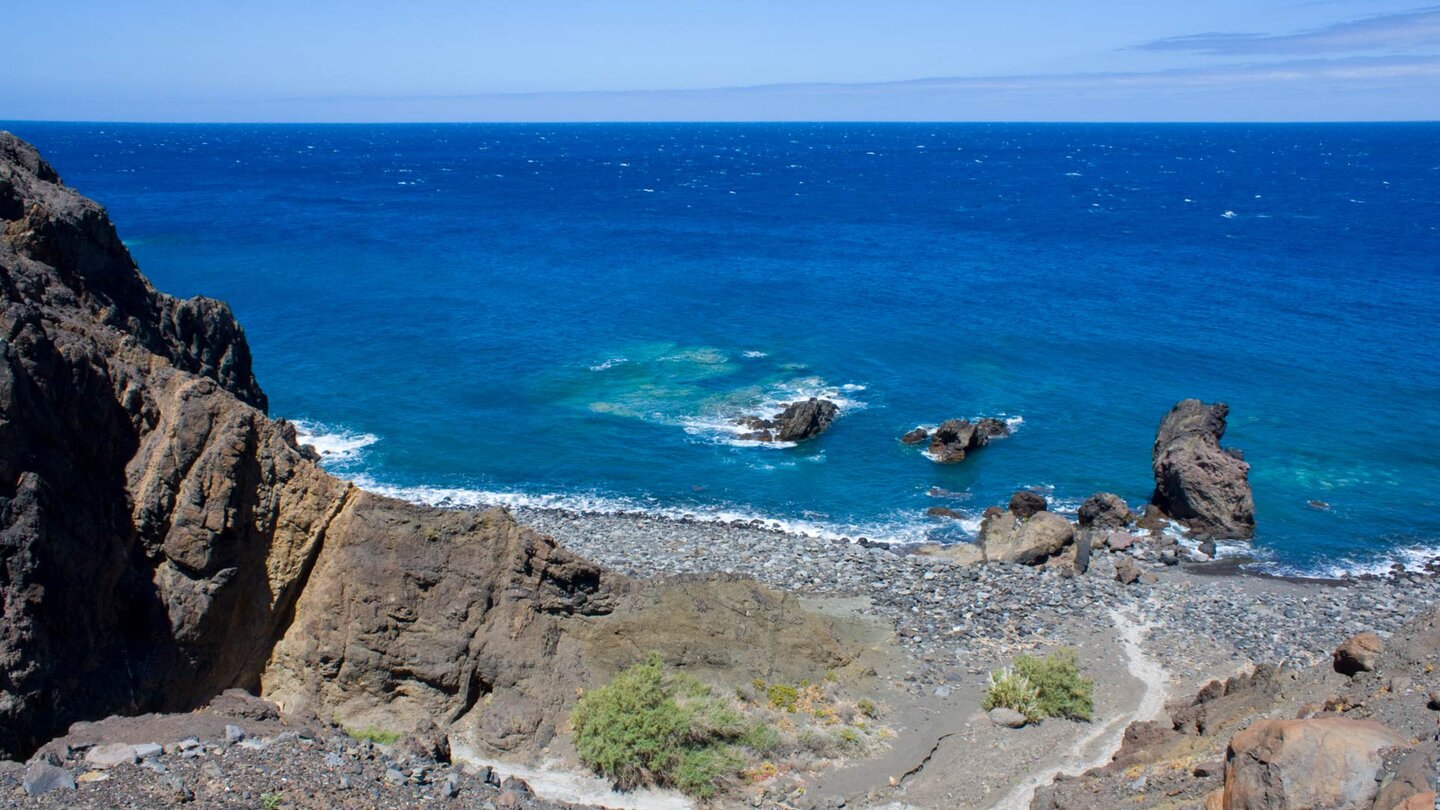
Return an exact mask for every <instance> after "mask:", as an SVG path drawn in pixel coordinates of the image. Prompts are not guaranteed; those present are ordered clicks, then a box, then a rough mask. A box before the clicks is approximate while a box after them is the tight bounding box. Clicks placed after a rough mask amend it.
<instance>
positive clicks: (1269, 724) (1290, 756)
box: [1222, 717, 1406, 810]
mask: <svg viewBox="0 0 1440 810" xmlns="http://www.w3.org/2000/svg"><path fill="white" fill-rule="evenodd" d="M1404 745H1406V740H1405V738H1403V737H1401V736H1400V735H1399V734H1396V733H1395V731H1394V730H1392V729H1389V728H1386V727H1385V726H1382V725H1380V724H1379V723H1376V722H1373V721H1369V720H1351V719H1348V718H1344V717H1320V718H1313V719H1310V720H1261V721H1260V722H1258V723H1255V724H1253V725H1251V726H1250V727H1249V728H1246V729H1245V730H1244V731H1242V732H1240V733H1239V734H1236V735H1235V737H1234V738H1233V739H1232V740H1231V741H1230V750H1229V751H1228V753H1227V755H1226V760H1225V788H1224V790H1225V792H1224V794H1223V795H1224V803H1223V804H1222V806H1223V807H1224V808H1225V810H1268V808H1273V807H1296V808H1299V807H1355V808H1360V807H1370V806H1371V803H1372V802H1373V800H1374V799H1375V796H1376V794H1377V793H1378V792H1379V784H1378V782H1377V780H1376V776H1377V775H1378V773H1379V771H1380V767H1381V752H1382V751H1384V750H1385V749H1387V748H1393V747H1396V746H1404Z"/></svg>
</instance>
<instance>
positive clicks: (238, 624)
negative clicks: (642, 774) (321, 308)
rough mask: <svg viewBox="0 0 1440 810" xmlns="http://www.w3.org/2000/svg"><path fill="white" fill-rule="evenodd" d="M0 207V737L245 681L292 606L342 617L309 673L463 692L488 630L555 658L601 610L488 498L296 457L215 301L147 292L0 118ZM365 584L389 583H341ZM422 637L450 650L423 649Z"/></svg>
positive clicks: (490, 636) (258, 675)
mask: <svg viewBox="0 0 1440 810" xmlns="http://www.w3.org/2000/svg"><path fill="white" fill-rule="evenodd" d="M0 226H3V228H0V614H3V617H4V622H3V627H4V629H3V631H0V753H4V754H11V755H16V754H24V753H25V752H27V751H29V750H31V749H33V748H34V747H35V746H36V745H38V744H40V743H42V742H44V741H45V740H47V739H49V738H50V737H52V736H54V735H55V733H56V732H58V731H60V730H63V729H64V728H65V727H66V726H68V725H69V724H70V723H71V722H73V721H75V720H77V719H82V718H91V717H102V716H105V715H108V714H111V713H135V712H141V711H152V710H153V711H165V710H185V709H189V708H192V707H194V706H196V705H199V704H201V703H203V702H204V701H206V700H208V699H209V698H210V697H212V696H214V695H216V694H219V693H220V692H221V691H223V690H225V689H227V688H229V687H233V686H241V687H249V688H252V689H253V688H256V687H258V686H259V685H260V683H261V679H262V672H263V671H264V670H265V668H266V665H267V662H268V661H269V659H270V655H271V651H272V647H273V646H274V645H275V643H276V642H277V640H280V639H281V638H282V636H285V635H286V632H287V630H291V629H293V628H292V623H296V622H298V624H299V626H303V627H307V628H309V627H312V626H313V625H314V624H315V623H319V624H320V625H323V624H324V622H325V620H326V619H329V620H331V621H334V622H346V623H351V622H353V623H354V629H353V633H354V635H355V636H357V638H353V639H349V640H350V641H353V642H356V643H353V644H351V645H350V646H348V647H346V648H345V650H344V653H345V654H344V655H343V656H339V657H336V656H334V655H332V653H333V652H334V651H333V650H331V649H330V648H324V649H323V650H322V652H321V653H319V654H317V656H316V657H315V659H314V663H315V665H316V668H317V670H318V672H319V673H322V674H323V673H324V672H326V671H328V670H326V667H327V666H333V667H336V668H338V673H339V674H338V677H362V676H360V675H359V674H358V670H359V669H361V668H365V669H368V670H370V673H369V674H367V675H364V676H363V678H367V679H368V678H374V679H378V680H379V681H381V682H383V683H384V684H385V685H386V686H388V687H391V688H393V689H395V690H396V693H397V694H402V695H403V694H407V693H413V694H417V695H418V694H425V693H426V691H427V690H434V691H437V692H446V691H447V690H454V691H455V696H454V697H453V700H454V701H456V702H459V703H463V702H464V700H465V695H467V694H468V692H467V690H470V689H472V688H474V689H479V688H480V687H478V686H472V684H478V683H480V682H481V681H485V680H486V679H490V681H492V682H494V683H500V684H504V683H506V680H505V679H506V677H507V676H506V674H505V673H506V671H507V670H506V669H505V666H510V664H508V663H507V664H506V665H505V666H499V665H496V667H495V668H494V669H493V670H492V669H489V668H487V666H486V662H487V661H489V660H491V658H492V657H495V656H497V655H498V654H500V653H497V652H496V651H494V650H492V649H491V648H490V644H491V643H492V641H493V640H494V639H496V638H498V637H502V636H503V637H505V638H506V639H508V641H509V643H510V645H511V646H510V647H508V648H506V649H505V650H504V651H503V654H504V655H507V656H508V655H509V654H510V653H512V652H513V651H514V648H515V647H518V646H521V645H523V644H525V643H530V644H533V649H532V651H531V654H530V655H529V657H528V659H516V661H515V662H514V666H526V665H528V666H531V667H533V668H536V669H541V670H553V671H560V670H561V667H559V666H555V665H554V663H553V661H552V658H553V656H554V655H557V654H559V650H557V649H556V645H555V644H553V643H552V642H553V640H554V639H555V638H556V637H557V636H558V635H559V628H558V623H559V622H560V621H561V619H562V617H565V616H567V615H571V614H593V613H597V612H600V611H603V610H604V606H605V605H606V604H607V599H608V596H607V593H608V585H609V583H610V582H612V581H614V578H612V577H610V576H609V575H607V574H606V573H605V572H603V571H602V570H601V569H599V568H598V567H596V566H593V565H591V564H589V563H587V562H585V561H583V560H581V559H579V558H577V557H575V556H574V555H571V554H569V553H567V552H565V551H563V550H561V549H558V548H556V547H555V546H554V544H553V543H552V542H551V541H549V540H548V539H546V538H543V537H540V536H539V535H535V534H534V533H532V532H528V531H526V530H523V529H519V528H518V527H516V526H515V525H514V524H513V522H511V521H510V519H509V518H508V517H507V516H505V515H504V514H502V513H499V512H494V513H489V514H487V515H484V516H469V515H466V516H457V515H455V514H452V513H445V512H442V511H440V510H435V509H425V508H421V507H417V506H411V505H408V504H403V503H399V502H395V501H389V500H386V499H382V498H378V497H375V496H370V495H367V494H364V493H361V492H359V491H357V490H355V489H354V488H353V487H352V486H350V485H349V484H347V483H345V482H343V481H340V480H337V479H335V478H333V477H331V476H329V475H327V474H326V473H324V472H323V471H321V470H320V469H318V468H317V467H316V466H315V464H314V463H313V462H312V460H311V459H310V458H308V457H307V456H306V455H305V454H303V453H302V452H301V451H300V450H299V449H298V448H297V447H296V446H295V432H294V428H293V427H292V426H290V425H288V424H285V423H284V422H280V421H275V420H271V419H269V418H267V416H266V414H265V410H264V409H265V407H266V400H265V396H264V394H263V393H262V392H261V390H260V387H259V385H258V384H257V382H256V380H255V378H254V375H253V374H252V372H251V364H250V352H249V348H248V346H247V343H246V341H245V335H244V332H243V331H242V330H241V328H240V326H239V325H238V324H237V323H236V322H235V320H234V318H233V317H232V316H231V314H230V311H229V309H228V308H227V307H226V306H225V305H224V304H222V303H220V302H218V301H213V300H209V299H203V298H196V299H190V300H180V299H176V298H172V297H170V296H168V295H164V294H163V293H159V292H157V291H156V290H155V289H154V288H153V287H152V286H150V284H149V282H148V281H146V280H145V278H144V277H143V276H142V275H141V274H140V273H139V271H138V269H137V268H136V266H135V264H134V262H133V261H132V260H131V258H130V255H129V253H128V252H127V251H126V250H125V247H124V245H123V244H122V243H121V242H120V239H119V237H118V236H117V235H116V233H115V229H114V227H113V226H112V225H111V223H110V220H109V219H108V217H107V216H106V214H105V212H104V210H103V209H102V208H101V207H100V206H99V205H97V204H95V203H94V202H92V201H90V200H87V199H85V198H83V197H81V196H80V195H79V194H77V193H75V192H74V191H72V190H70V189H68V188H66V187H65V186H63V185H61V184H60V180H59V176H58V175H57V174H56V173H55V171H54V170H53V169H52V168H51V167H50V166H49V165H47V164H46V163H45V162H44V161H43V160H41V158H40V157H39V155H38V154H37V153H36V152H35V150H34V149H33V148H31V147H30V146H28V145H27V144H25V143H23V142H21V141H19V140H18V139H16V138H15V137H13V136H11V135H9V134H8V133H6V134H0ZM402 546H403V547H405V548H406V549H407V551H406V553H405V557H404V565H396V566H394V567H392V568H391V569H390V570H389V571H388V572H385V571H382V562H381V561H382V560H390V561H398V559H399V554H398V552H397V551H396V549H398V548H401V547H402ZM387 554H388V555H389V556H388V557H387V556H385V555H387ZM367 557H368V558H370V562H368V563H363V564H362V563H361V562H359V560H360V559H361V558H367ZM417 561H418V562H420V563H422V564H421V565H415V563H416V562H417ZM402 569H403V570H405V571H406V572H407V573H403V574H402V573H401V571H402ZM315 571H321V572H324V573H323V576H324V577H325V579H326V581H325V582H324V583H323V587H321V588H319V589H317V591H316V592H314V593H312V594H310V595H309V596H308V598H307V600H306V607H304V608H300V607H299V601H300V596H301V593H302V591H304V590H305V589H306V586H307V583H316V582H318V580H315V579H312V573H313V572H315ZM367 580H372V581H379V580H384V581H385V587H384V588H381V589H377V590H376V591H375V592H372V593H370V594H368V595H367V594H364V593H360V592H359V590H358V588H357V585H358V584H359V583H362V582H364V583H365V584H366V587H369V586H370V584H371V582H368V581H367ZM337 591H338V592H341V593H343V594H344V595H345V597H346V598H343V599H342V598H339V597H338V596H337V597H335V598H333V599H332V598H325V597H327V596H329V595H331V594H335V593H336V592H337ZM424 594H429V596H425V595H424ZM440 594H444V595H445V597H446V601H445V602H444V604H443V605H442V604H440V603H439V600H437V599H436V598H435V597H436V596H437V595H440ZM309 605H315V609H318V610H331V609H334V610H336V611H338V612H336V613H335V614H333V615H331V616H329V617H321V616H313V615H311V614H310V613H309V611H310V609H311V608H310V607H309ZM297 609H298V616H297ZM412 612H413V614H412ZM416 622H421V623H423V624H421V625H420V627H418V628H417V627H416ZM422 635H426V636H429V637H434V638H437V639H444V640H448V641H449V642H450V646H449V647H448V648H446V647H436V648H435V649H433V650H431V651H429V652H428V653H426V654H425V655H419V653H418V652H417V651H419V650H420V649H421V648H424V647H425V646H426V645H425V643H422V642H420V641H419V637H420V636H422ZM462 635H463V636H464V642H463V643H458V646H457V640H458V639H460V638H461V637H462ZM527 640H528V642H527ZM323 641H324V639H323V638H321V639H316V640H315V642H314V643H315V644H316V645H317V646H318V645H319V644H321V643H323ZM366 642H368V643H366ZM297 646H298V643H287V644H286V645H285V646H284V647H283V651H284V652H285V653H286V656H287V657H286V658H285V659H284V660H287V661H288V660H295V659H296V658H297V653H296V652H295V650H296V648H297ZM412 652H415V653H416V656H417V657H414V658H411V657H410V654H411V653H412ZM441 658H444V659H445V660H443V661H442V660H440V659H441ZM401 659H405V660H404V661H402V660H401ZM542 662H545V663H543V664H542ZM382 669H384V670H385V673H384V674H376V673H379V671H380V670H382ZM314 677H320V675H319V674H317V675H315V676H314ZM282 680H283V679H282ZM517 689H518V691H519V692H520V693H521V694H524V692H525V689H526V686H525V685H523V684H522V685H519V686H518V687H517Z"/></svg>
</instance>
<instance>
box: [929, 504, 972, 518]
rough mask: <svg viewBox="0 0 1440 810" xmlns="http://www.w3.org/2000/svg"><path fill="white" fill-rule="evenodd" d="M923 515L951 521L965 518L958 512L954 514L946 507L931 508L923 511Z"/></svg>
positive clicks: (952, 510) (953, 511)
mask: <svg viewBox="0 0 1440 810" xmlns="http://www.w3.org/2000/svg"><path fill="white" fill-rule="evenodd" d="M925 514H927V515H929V516H930V517H943V518H951V519H953V520H961V519H963V518H964V517H965V516H964V515H962V514H960V513H959V512H956V511H955V510H954V509H951V508H949V507H946V506H932V507H930V508H929V509H926V510H925Z"/></svg>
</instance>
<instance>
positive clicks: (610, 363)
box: [590, 357, 630, 371]
mask: <svg viewBox="0 0 1440 810" xmlns="http://www.w3.org/2000/svg"><path fill="white" fill-rule="evenodd" d="M628 362H630V358H628V357H610V358H607V359H606V360H605V362H603V363H596V364H595V365H593V366H591V367H590V370H591V371H604V370H605V369H607V368H614V367H616V366H618V365H621V364H622V363H628Z"/></svg>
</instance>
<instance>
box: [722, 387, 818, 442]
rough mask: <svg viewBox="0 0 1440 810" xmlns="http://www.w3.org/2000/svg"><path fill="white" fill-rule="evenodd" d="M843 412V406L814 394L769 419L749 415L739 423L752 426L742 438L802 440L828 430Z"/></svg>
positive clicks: (739, 420)
mask: <svg viewBox="0 0 1440 810" xmlns="http://www.w3.org/2000/svg"><path fill="white" fill-rule="evenodd" d="M839 415H840V406H838V405H836V404H835V403H833V402H831V401H830V400H828V399H816V398H815V397H811V398H809V399H807V400H801V401H800V402H792V403H790V404H788V405H786V406H785V410H783V411H781V412H780V413H777V414H775V415H774V416H772V417H770V418H769V419H763V418H761V417H758V416H747V417H744V418H742V419H738V420H736V422H735V424H737V425H740V426H741V427H748V428H750V432H748V433H742V434H740V438H741V439H745V440H747V441H752V442H802V441H805V440H806V439H813V438H815V437H816V436H819V435H820V434H821V433H824V432H825V429H826V428H828V427H830V424H831V423H832V422H834V421H835V418H836V417H837V416H839Z"/></svg>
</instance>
